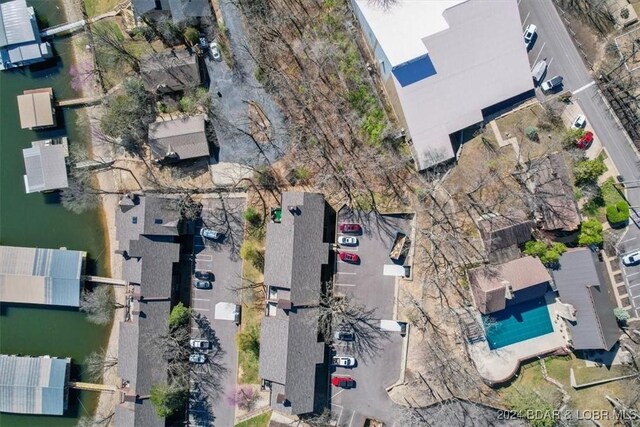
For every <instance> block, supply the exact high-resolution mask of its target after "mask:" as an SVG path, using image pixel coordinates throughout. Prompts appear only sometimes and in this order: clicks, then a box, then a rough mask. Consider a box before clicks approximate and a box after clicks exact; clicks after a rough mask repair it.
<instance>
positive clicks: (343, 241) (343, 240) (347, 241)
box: [338, 236, 358, 246]
mask: <svg viewBox="0 0 640 427" xmlns="http://www.w3.org/2000/svg"><path fill="white" fill-rule="evenodd" d="M338 244H339V245H344V246H356V245H357V244H358V238H357V237H355V236H340V237H338Z"/></svg>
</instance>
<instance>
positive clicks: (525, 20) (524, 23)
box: [518, 0, 531, 30]
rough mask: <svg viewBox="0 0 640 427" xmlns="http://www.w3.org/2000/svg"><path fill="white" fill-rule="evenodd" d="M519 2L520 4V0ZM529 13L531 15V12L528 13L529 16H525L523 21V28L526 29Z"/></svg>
mask: <svg viewBox="0 0 640 427" xmlns="http://www.w3.org/2000/svg"><path fill="white" fill-rule="evenodd" d="M518 4H520V0H518ZM529 15H531V12H529V13H527V16H525V18H524V20H523V21H522V29H523V30H524V28H525V25H526V24H527V19H529Z"/></svg>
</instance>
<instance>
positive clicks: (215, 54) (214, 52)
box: [209, 42, 222, 61]
mask: <svg viewBox="0 0 640 427" xmlns="http://www.w3.org/2000/svg"><path fill="white" fill-rule="evenodd" d="M209 49H211V57H212V58H213V59H215V60H216V61H220V58H222V56H221V55H220V48H219V47H218V43H216V42H211V44H209Z"/></svg>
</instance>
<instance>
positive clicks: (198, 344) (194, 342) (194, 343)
mask: <svg viewBox="0 0 640 427" xmlns="http://www.w3.org/2000/svg"><path fill="white" fill-rule="evenodd" d="M189 346H190V347H191V348H202V349H208V348H209V347H211V343H210V342H209V340H203V339H199V338H191V339H190V340H189Z"/></svg>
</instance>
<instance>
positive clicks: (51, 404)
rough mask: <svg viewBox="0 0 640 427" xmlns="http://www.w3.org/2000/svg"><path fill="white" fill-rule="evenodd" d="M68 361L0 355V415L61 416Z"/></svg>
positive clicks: (66, 397) (66, 391) (66, 395)
mask: <svg viewBox="0 0 640 427" xmlns="http://www.w3.org/2000/svg"><path fill="white" fill-rule="evenodd" d="M70 372H71V359H69V358H65V359H59V358H57V357H49V356H40V357H28V356H26V357H23V356H9V355H6V354H2V355H0V396H1V398H0V412H10V413H14V414H33V415H63V414H64V411H66V410H67V407H68V403H69V377H70Z"/></svg>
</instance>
